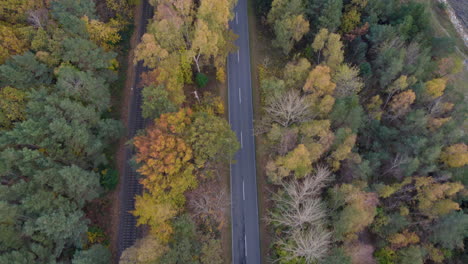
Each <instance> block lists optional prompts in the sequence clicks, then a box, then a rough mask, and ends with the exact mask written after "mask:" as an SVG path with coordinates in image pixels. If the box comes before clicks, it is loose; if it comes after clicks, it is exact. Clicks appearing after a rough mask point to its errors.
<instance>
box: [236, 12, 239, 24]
mask: <svg viewBox="0 0 468 264" xmlns="http://www.w3.org/2000/svg"><path fill="white" fill-rule="evenodd" d="M236 24H239V20H238V19H237V12H236Z"/></svg>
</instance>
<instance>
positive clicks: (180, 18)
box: [120, 0, 239, 264]
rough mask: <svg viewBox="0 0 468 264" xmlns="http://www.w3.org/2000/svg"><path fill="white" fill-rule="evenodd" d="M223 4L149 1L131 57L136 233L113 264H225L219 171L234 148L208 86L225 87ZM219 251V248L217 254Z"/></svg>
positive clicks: (223, 0) (229, 3)
mask: <svg viewBox="0 0 468 264" xmlns="http://www.w3.org/2000/svg"><path fill="white" fill-rule="evenodd" d="M235 3H236V1H233V0H201V1H192V0H176V1H174V0H159V1H154V0H153V1H150V4H151V5H153V6H154V10H155V14H154V17H153V19H152V20H151V21H150V23H149V24H148V27H147V30H146V33H145V34H144V35H143V37H142V39H141V42H140V44H139V45H138V47H137V48H136V51H135V63H137V62H138V61H143V64H144V65H145V66H146V67H148V69H149V70H148V71H147V72H145V73H144V74H143V75H142V76H141V77H142V81H141V83H140V84H139V85H140V87H141V88H142V89H143V90H142V95H143V102H142V114H143V116H144V118H146V119H148V120H150V121H151V122H150V125H148V126H147V128H146V129H145V130H144V131H141V133H139V135H137V136H136V137H135V138H134V139H133V140H132V142H131V144H132V145H133V146H134V148H135V152H136V154H135V157H134V161H135V165H136V167H137V171H138V172H139V173H140V175H141V179H140V183H141V184H142V185H143V194H142V195H138V196H136V197H135V211H133V212H132V213H133V214H134V215H135V216H136V217H137V221H138V225H144V226H145V227H147V228H146V229H147V232H145V236H144V237H143V238H141V239H139V240H138V241H137V242H136V243H135V245H134V246H132V247H131V248H128V249H127V250H125V251H124V252H123V254H122V256H121V259H120V263H164V264H166V263H206V264H216V263H225V260H226V258H227V257H225V255H226V254H225V253H224V252H223V243H222V237H221V232H222V230H223V229H225V227H226V226H227V225H228V224H229V221H228V219H227V217H228V215H229V214H228V212H229V208H230V203H229V201H230V198H229V191H228V189H227V188H226V187H227V186H225V184H224V182H223V179H222V174H223V173H225V171H226V167H227V166H228V165H229V162H230V161H231V158H232V157H233V155H234V153H235V152H236V151H237V150H238V148H239V143H238V142H237V138H236V135H235V134H234V132H233V131H231V129H230V126H229V124H228V122H227V121H226V119H225V118H224V116H225V114H224V112H225V106H224V103H223V100H222V99H221V98H220V97H218V96H216V95H217V94H219V93H220V91H217V90H216V89H215V88H214V87H216V85H212V83H214V82H220V83H223V82H225V79H226V56H227V54H228V53H229V52H231V51H233V50H234V49H235V47H234V44H233V41H234V40H235V38H236V36H235V35H234V34H233V33H232V32H231V31H230V30H228V21H229V20H230V19H232V18H233V13H232V9H233V8H234V5H235ZM226 246H229V245H224V247H226Z"/></svg>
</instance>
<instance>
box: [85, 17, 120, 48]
mask: <svg viewBox="0 0 468 264" xmlns="http://www.w3.org/2000/svg"><path fill="white" fill-rule="evenodd" d="M82 20H83V21H84V22H85V25H86V30H87V31H88V34H89V38H90V39H91V40H92V41H94V42H95V43H96V44H97V45H98V46H100V47H103V48H104V49H106V50H111V49H112V48H113V47H114V46H115V45H116V44H117V43H118V42H119V41H120V39H121V38H120V35H119V31H120V29H121V28H120V25H119V23H118V22H117V21H116V20H112V19H111V20H110V21H109V23H104V22H101V21H99V20H96V19H89V18H88V17H87V16H84V17H83V18H82Z"/></svg>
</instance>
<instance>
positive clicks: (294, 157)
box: [276, 144, 312, 179]
mask: <svg viewBox="0 0 468 264" xmlns="http://www.w3.org/2000/svg"><path fill="white" fill-rule="evenodd" d="M276 163H277V164H278V165H280V166H283V167H284V168H286V169H288V170H289V171H294V176H295V177H296V178H298V179H300V178H304V177H305V176H306V175H307V174H309V173H310V172H311V171H312V161H311V160H310V153H309V151H308V150H307V148H306V147H305V146H304V144H299V145H298V146H297V147H296V148H295V149H294V150H293V151H291V152H289V153H288V155H286V156H285V157H280V158H279V159H278V160H277V161H276Z"/></svg>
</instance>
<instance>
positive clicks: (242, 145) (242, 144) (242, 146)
mask: <svg viewBox="0 0 468 264" xmlns="http://www.w3.org/2000/svg"><path fill="white" fill-rule="evenodd" d="M241 148H244V143H243V142H242V131H241Z"/></svg>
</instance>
